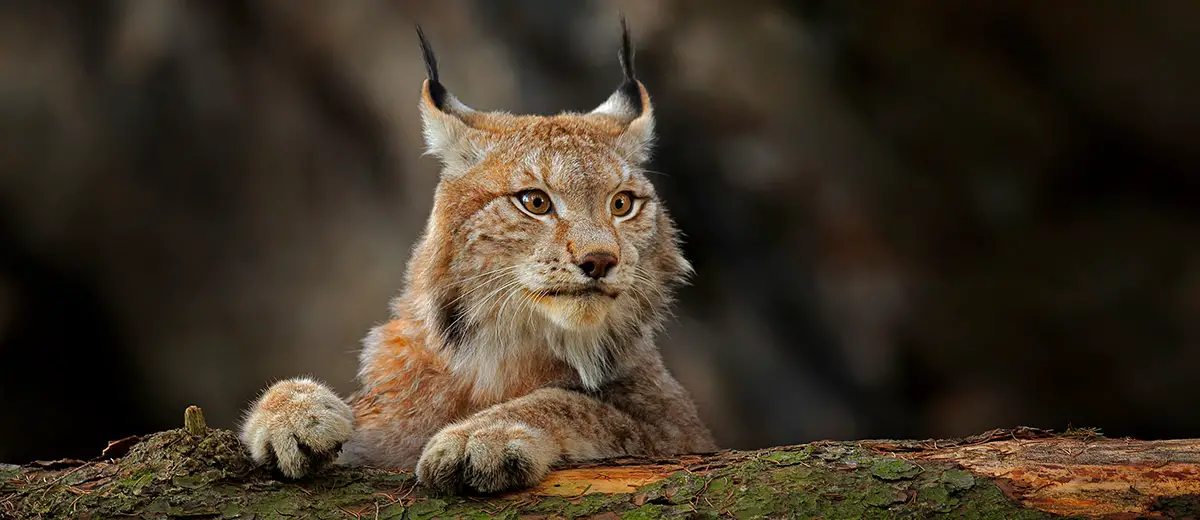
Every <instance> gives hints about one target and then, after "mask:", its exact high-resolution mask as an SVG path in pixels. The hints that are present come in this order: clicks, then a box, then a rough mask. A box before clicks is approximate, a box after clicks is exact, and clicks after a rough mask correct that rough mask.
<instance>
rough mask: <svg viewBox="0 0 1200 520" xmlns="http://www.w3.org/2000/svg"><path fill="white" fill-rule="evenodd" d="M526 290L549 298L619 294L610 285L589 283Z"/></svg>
mask: <svg viewBox="0 0 1200 520" xmlns="http://www.w3.org/2000/svg"><path fill="white" fill-rule="evenodd" d="M528 292H529V293H530V294H533V295H534V296H543V297H550V298H553V297H573V298H586V297H599V296H607V297H609V298H616V297H617V295H619V294H620V292H618V291H617V290H615V289H613V288H611V287H604V286H600V285H589V286H586V287H578V288H569V289H565V288H564V289H542V290H537V291H528Z"/></svg>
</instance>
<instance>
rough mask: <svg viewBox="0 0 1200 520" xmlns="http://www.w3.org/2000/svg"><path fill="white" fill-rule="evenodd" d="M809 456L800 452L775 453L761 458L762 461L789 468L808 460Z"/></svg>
mask: <svg viewBox="0 0 1200 520" xmlns="http://www.w3.org/2000/svg"><path fill="white" fill-rule="evenodd" d="M808 458H809V454H807V453H804V452H802V451H776V452H774V453H771V454H769V455H767V456H766V457H763V460H769V461H771V462H774V463H775V464H776V465H778V466H791V465H794V464H802V463H804V461H806V460H808Z"/></svg>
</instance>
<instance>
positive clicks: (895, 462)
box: [871, 458, 921, 480]
mask: <svg viewBox="0 0 1200 520" xmlns="http://www.w3.org/2000/svg"><path fill="white" fill-rule="evenodd" d="M919 473H921V467H920V466H917V465H916V464H913V463H911V462H909V461H907V460H904V459H891V458H888V459H883V460H880V461H878V462H876V463H875V465H874V467H873V468H871V475H873V476H875V477H877V478H880V479H883V480H902V479H910V478H913V477H915V476H917V475H918V474H919Z"/></svg>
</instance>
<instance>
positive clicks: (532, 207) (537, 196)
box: [517, 190, 551, 215]
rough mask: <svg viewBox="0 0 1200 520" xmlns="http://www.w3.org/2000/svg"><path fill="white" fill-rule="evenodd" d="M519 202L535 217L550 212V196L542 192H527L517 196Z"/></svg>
mask: <svg viewBox="0 0 1200 520" xmlns="http://www.w3.org/2000/svg"><path fill="white" fill-rule="evenodd" d="M517 200H518V201H520V202H521V206H523V207H524V208H525V210H526V211H528V212H530V213H533V214H534V215H545V214H547V213H549V212H550V207H551V204H550V196H549V195H546V192H544V191H542V190H525V191H522V192H521V193H518V194H517Z"/></svg>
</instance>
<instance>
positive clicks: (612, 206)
mask: <svg viewBox="0 0 1200 520" xmlns="http://www.w3.org/2000/svg"><path fill="white" fill-rule="evenodd" d="M608 209H609V211H612V214H613V215H615V216H618V217H624V216H625V215H628V214H629V212H630V211H633V194H632V193H629V192H628V191H622V192H621V193H618V194H617V195H616V196H615V197H613V199H612V202H610V203H609V204H608Z"/></svg>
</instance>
